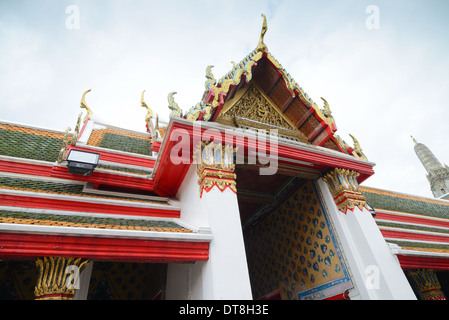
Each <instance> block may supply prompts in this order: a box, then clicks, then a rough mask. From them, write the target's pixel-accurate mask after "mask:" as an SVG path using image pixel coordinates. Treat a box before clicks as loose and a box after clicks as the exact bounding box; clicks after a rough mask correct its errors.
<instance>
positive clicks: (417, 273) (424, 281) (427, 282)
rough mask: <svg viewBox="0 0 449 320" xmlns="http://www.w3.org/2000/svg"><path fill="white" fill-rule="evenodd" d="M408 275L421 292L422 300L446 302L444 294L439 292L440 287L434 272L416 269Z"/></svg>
mask: <svg viewBox="0 0 449 320" xmlns="http://www.w3.org/2000/svg"><path fill="white" fill-rule="evenodd" d="M409 275H410V277H411V278H412V280H413V282H414V283H415V284H416V287H417V288H418V289H419V291H420V292H421V296H422V298H423V299H424V300H446V297H445V295H444V293H443V292H442V291H441V285H440V282H439V281H438V278H437V275H436V273H435V270H432V269H417V270H414V271H410V272H409Z"/></svg>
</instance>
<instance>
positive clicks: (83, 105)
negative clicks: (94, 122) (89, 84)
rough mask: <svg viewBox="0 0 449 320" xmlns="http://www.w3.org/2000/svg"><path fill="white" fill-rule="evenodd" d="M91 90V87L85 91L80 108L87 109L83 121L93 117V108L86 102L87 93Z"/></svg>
mask: <svg viewBox="0 0 449 320" xmlns="http://www.w3.org/2000/svg"><path fill="white" fill-rule="evenodd" d="M90 91H91V89H89V90H87V91H86V92H84V93H83V97H82V98H81V106H80V108H83V109H86V111H87V114H86V117H85V118H84V121H83V122H86V121H87V120H88V119H90V118H91V117H92V110H91V109H90V108H89V107H88V106H87V104H86V94H87V93H89V92H90Z"/></svg>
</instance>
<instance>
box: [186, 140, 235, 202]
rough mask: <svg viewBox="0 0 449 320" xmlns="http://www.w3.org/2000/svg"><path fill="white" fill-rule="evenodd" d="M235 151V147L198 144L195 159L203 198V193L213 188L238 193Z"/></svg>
mask: <svg viewBox="0 0 449 320" xmlns="http://www.w3.org/2000/svg"><path fill="white" fill-rule="evenodd" d="M235 151H236V148H234V147H233V146H231V145H226V146H223V145H222V144H221V143H218V144H214V143H213V142H201V143H200V144H198V146H197V148H196V149H195V151H194V155H193V157H194V160H195V161H196V163H197V174H198V177H199V179H198V184H199V186H200V197H201V198H202V197H203V192H209V191H210V190H212V188H213V187H217V188H218V189H220V191H222V192H223V191H224V190H225V189H226V188H229V189H230V190H232V191H233V192H234V193H237V188H236V183H235V179H236V175H235V173H234V170H235V164H234V154H235Z"/></svg>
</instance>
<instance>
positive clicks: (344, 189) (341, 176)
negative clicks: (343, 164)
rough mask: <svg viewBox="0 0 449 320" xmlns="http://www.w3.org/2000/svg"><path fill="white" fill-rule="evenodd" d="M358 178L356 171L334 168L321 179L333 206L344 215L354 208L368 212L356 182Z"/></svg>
mask: <svg viewBox="0 0 449 320" xmlns="http://www.w3.org/2000/svg"><path fill="white" fill-rule="evenodd" d="M358 176H359V173H358V172H357V171H353V170H348V169H341V168H335V169H334V170H332V171H331V172H329V173H327V174H325V175H324V177H323V180H324V182H326V184H327V185H328V186H329V189H330V191H331V193H332V196H333V197H334V201H335V204H336V205H337V207H338V209H339V210H340V211H341V212H343V213H346V212H347V211H348V209H349V210H351V211H352V210H354V208H355V207H357V208H359V209H360V210H363V208H366V209H367V210H369V209H368V207H367V205H366V199H365V197H364V196H362V193H361V191H360V187H359V184H358V182H357V177H358Z"/></svg>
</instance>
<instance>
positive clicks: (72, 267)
mask: <svg viewBox="0 0 449 320" xmlns="http://www.w3.org/2000/svg"><path fill="white" fill-rule="evenodd" d="M87 264H88V260H85V259H81V258H73V257H68V258H67V257H43V258H37V259H36V267H37V268H38V272H39V273H38V279H37V283H36V286H35V288H34V295H35V296H36V300H71V299H73V296H74V295H75V289H76V286H75V284H76V283H77V282H78V277H79V274H80V272H81V270H82V269H83V268H84V267H85V266H86V265H87Z"/></svg>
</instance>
